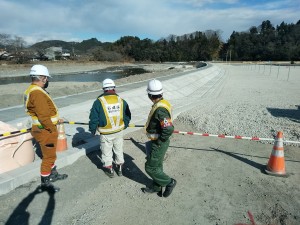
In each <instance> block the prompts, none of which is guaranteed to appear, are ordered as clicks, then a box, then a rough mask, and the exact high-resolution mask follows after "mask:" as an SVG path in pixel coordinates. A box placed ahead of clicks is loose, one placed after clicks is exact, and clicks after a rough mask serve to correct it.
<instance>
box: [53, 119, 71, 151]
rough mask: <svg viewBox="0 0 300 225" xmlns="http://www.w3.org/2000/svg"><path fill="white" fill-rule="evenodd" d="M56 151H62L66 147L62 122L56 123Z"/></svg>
mask: <svg viewBox="0 0 300 225" xmlns="http://www.w3.org/2000/svg"><path fill="white" fill-rule="evenodd" d="M57 130H58V138H57V147H56V151H57V152H62V151H65V150H67V149H68V145H67V138H66V134H65V127H64V124H63V123H60V124H58V127H57Z"/></svg>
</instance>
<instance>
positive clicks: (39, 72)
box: [30, 65, 51, 77]
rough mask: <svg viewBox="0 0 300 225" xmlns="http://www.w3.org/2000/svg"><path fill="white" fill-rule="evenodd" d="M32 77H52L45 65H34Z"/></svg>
mask: <svg viewBox="0 0 300 225" xmlns="http://www.w3.org/2000/svg"><path fill="white" fill-rule="evenodd" d="M30 76H46V77H51V76H50V75H49V71H48V69H47V67H46V66H43V65H34V66H33V67H31V70H30Z"/></svg>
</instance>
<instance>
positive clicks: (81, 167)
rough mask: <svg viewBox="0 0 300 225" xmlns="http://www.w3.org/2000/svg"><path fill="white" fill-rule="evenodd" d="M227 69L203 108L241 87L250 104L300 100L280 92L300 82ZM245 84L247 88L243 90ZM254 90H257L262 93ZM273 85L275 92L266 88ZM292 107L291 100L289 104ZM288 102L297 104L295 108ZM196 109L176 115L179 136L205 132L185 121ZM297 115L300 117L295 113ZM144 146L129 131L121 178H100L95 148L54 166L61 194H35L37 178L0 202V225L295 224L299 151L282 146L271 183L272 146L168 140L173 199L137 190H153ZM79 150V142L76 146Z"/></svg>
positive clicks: (299, 218)
mask: <svg viewBox="0 0 300 225" xmlns="http://www.w3.org/2000/svg"><path fill="white" fill-rule="evenodd" d="M224 68H225V69H226V73H225V75H226V80H223V82H222V85H221V86H220V87H219V89H218V91H217V92H215V91H214V92H212V93H210V94H211V96H209V95H206V96H205V99H203V101H204V102H208V101H209V99H210V97H212V98H218V99H219V100H222V98H223V97H224V96H225V97H228V96H231V95H234V94H236V93H235V91H237V89H239V88H240V89H241V91H240V93H242V92H245V94H247V93H248V92H249V93H251V95H249V98H251V97H252V98H258V96H264V95H267V93H268V92H272V93H273V92H274V93H275V92H276V90H278V93H277V94H278V96H276V95H274V96H272V97H274V101H276V98H277V97H280V96H281V98H284V97H286V98H287V99H288V98H289V96H291V98H292V99H296V98H298V99H299V95H298V94H299V93H298V92H297V91H295V93H292V92H290V91H291V90H294V89H293V88H291V89H290V90H289V89H284V90H283V89H282V88H286V87H289V86H291V87H294V85H296V84H297V83H298V82H299V80H300V78H299V80H297V79H298V78H297V79H295V77H293V80H292V81H289V82H287V81H286V80H285V81H282V82H279V81H278V79H277V78H276V74H275V76H273V77H272V76H269V77H268V76H264V75H263V74H257V72H255V71H250V70H249V68H245V67H242V66H241V67H239V68H237V67H230V66H227V65H225V66H224ZM245 70H248V72H247V73H249V74H251V73H252V74H254V73H255V76H256V79H258V78H259V81H258V82H259V84H262V83H264V82H266V83H268V84H269V86H268V88H267V89H266V90H264V89H260V90H257V89H255V91H251V90H252V88H253V87H252V86H251V78H249V77H247V76H246V75H245V74H244V71H245ZM238 73H240V74H241V76H239V79H238V80H239V82H240V85H237V84H236V83H235V87H234V88H233V87H232V82H236V78H237V77H236V75H237V74H238ZM243 74H244V75H243ZM232 75H234V76H232ZM290 79H292V78H290ZM272 82H273V83H272ZM247 83H248V84H249V89H247V91H245V90H244V88H245V84H247ZM278 83H282V84H281V85H278ZM259 84H258V85H257V86H256V87H258V86H259V87H260V86H261V85H259ZM272 84H273V85H272ZM270 87H273V88H274V89H275V90H271V88H270ZM143 90H144V89H143ZM208 94H209V93H208ZM294 95H296V97H295V96H294ZM222 96H223V97H222ZM282 96H284V97H282ZM297 96H298V97H297ZM199 98H200V97H199ZM244 98H246V97H244ZM242 99H243V98H242ZM190 101H192V100H190ZM289 101H291V100H287V102H289ZM293 101H294V104H299V102H298V103H297V102H295V100H293ZM222 102H223V103H224V104H225V103H226V102H225V101H221V102H218V104H222ZM289 103H290V102H289ZM230 104H235V103H230ZM236 104H240V102H236ZM262 104H263V103H262ZM197 106H199V105H198V104H197V105H195V108H190V109H189V110H190V111H187V112H185V113H182V114H179V115H178V116H177V119H175V122H174V125H175V129H176V130H180V131H193V132H204V131H206V130H203V129H200V128H199V127H200V126H199V123H197V120H187V119H186V118H187V116H182V115H186V114H187V113H190V114H193V113H195V112H197V113H199V117H201V116H203V117H204V116H205V115H201V114H200V112H201V107H200V108H199V107H197ZM200 106H201V104H200ZM216 106H217V105H216ZM257 113H258V114H259V112H257ZM297 113H298V114H297V115H299V110H298V112H297ZM145 116H146V115H145ZM220 116H221V115H220ZM216 120H217V119H216ZM294 122H295V126H299V122H298V121H297V120H296V121H294ZM209 123H210V121H207V124H209ZM203 126H204V125H203ZM78 127H80V126H78ZM74 129H75V128H74ZM128 129H131V128H128ZM257 129H258V130H260V129H259V128H257ZM208 131H210V130H208ZM78 132H79V131H78ZM89 135H90V134H89V132H88V130H87V127H86V126H82V127H81V128H80V136H79V139H80V138H82V137H85V136H86V137H88V136H89ZM68 138H69V139H72V141H74V142H75V143H79V142H80V140H79V139H76V136H75V135H74V136H73V137H68ZM77 138H78V136H77ZM298 138H299V137H298ZM146 141H147V138H146V136H145V134H144V133H143V131H142V129H134V130H133V131H132V132H128V133H126V135H125V137H124V154H125V161H126V163H125V166H124V176H122V177H118V176H115V177H114V178H109V177H107V176H106V175H105V174H104V172H103V171H102V163H101V160H100V156H101V154H100V150H99V145H95V146H93V147H92V149H89V151H88V152H89V153H88V154H86V155H83V156H81V157H80V158H79V159H78V160H76V161H75V162H74V163H73V164H71V165H67V166H65V167H63V168H59V172H61V173H67V174H68V175H69V177H68V179H67V180H64V181H57V182H56V183H55V185H57V186H58V187H60V189H61V190H60V191H59V192H58V193H56V194H50V193H47V192H39V189H38V185H39V184H40V180H39V177H37V178H36V179H33V180H32V181H30V182H28V183H26V184H24V185H22V186H20V187H18V188H16V189H14V190H12V191H10V192H9V193H7V194H4V195H2V196H0V202H1V206H0V209H1V210H0V225H4V224H33V225H34V224H49V225H50V224H56V225H66V224H72V225H75V224H89V225H96V224H97V225H99V224H116V225H119V224H120V225H122V224H124V225H125V224H153V225H157V224H170V225H171V224H172V225H177V224H178V225H182V224H187V225H194V224H195V225H196V224H200V225H202V224H204V225H206V224H207V225H210V224H213V225H221V224H222V225H223V224H224V225H229V224H230V225H231V224H240V225H246V224H247V225H248V224H249V225H271V224H272V225H273V224H274V225H298V224H300V187H299V182H300V148H299V146H298V145H284V157H285V164H286V172H287V175H288V176H287V177H276V176H270V175H266V174H265V173H264V168H265V166H266V164H267V163H268V161H269V158H270V154H271V152H272V148H273V144H274V143H262V142H259V141H250V140H239V139H231V138H217V137H202V136H198V135H182V134H173V136H172V138H171V142H170V147H169V150H168V152H167V157H166V159H165V162H164V170H165V172H166V173H167V174H168V175H170V176H171V177H173V178H175V179H176V180H177V186H176V187H175V189H174V191H173V193H172V194H171V196H170V197H168V198H163V197H160V196H158V195H156V194H145V193H143V192H142V190H141V189H142V188H144V187H145V186H147V185H150V184H151V180H150V178H149V177H148V176H147V174H146V172H145V169H144V164H145V147H144V146H145V145H144V143H145V142H146ZM84 146H85V145H79V144H78V146H77V147H78V148H82V147H83V148H84ZM75 147H76V146H75ZM81 150H83V151H84V150H85V149H81Z"/></svg>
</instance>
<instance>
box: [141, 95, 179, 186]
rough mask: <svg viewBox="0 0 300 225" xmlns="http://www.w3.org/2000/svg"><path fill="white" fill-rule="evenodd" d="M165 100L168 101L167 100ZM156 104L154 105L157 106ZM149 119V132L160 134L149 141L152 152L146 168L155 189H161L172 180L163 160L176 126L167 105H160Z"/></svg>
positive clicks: (148, 157) (147, 129)
mask: <svg viewBox="0 0 300 225" xmlns="http://www.w3.org/2000/svg"><path fill="white" fill-rule="evenodd" d="M163 101H164V102H167V101H166V100H163ZM167 103H168V102H167ZM156 104H158V103H156ZM156 104H154V105H153V106H152V107H155V105H156ZM148 120H149V123H148V126H147V127H146V131H147V133H148V134H149V133H150V134H158V136H159V137H158V139H156V140H151V141H149V142H148V143H147V144H148V145H149V149H150V153H149V155H148V156H147V161H146V163H145V170H146V172H147V174H148V175H149V176H150V177H151V178H152V179H153V189H154V190H156V191H160V189H161V187H165V186H167V185H168V184H169V183H170V182H171V178H170V177H169V176H168V175H167V174H165V173H164V171H163V160H164V156H165V154H166V152H167V149H168V147H169V144H170V139H169V138H170V137H171V135H172V133H173V131H174V126H173V124H172V118H171V114H170V112H169V111H168V110H167V109H166V108H165V107H158V108H157V109H156V110H155V111H154V113H153V114H152V116H151V118H149V119H148Z"/></svg>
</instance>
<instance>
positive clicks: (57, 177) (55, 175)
mask: <svg viewBox="0 0 300 225" xmlns="http://www.w3.org/2000/svg"><path fill="white" fill-rule="evenodd" d="M67 177H68V175H67V174H59V173H58V172H57V170H56V166H54V167H53V168H52V170H51V174H50V181H51V182H55V181H57V180H64V179H67Z"/></svg>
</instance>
